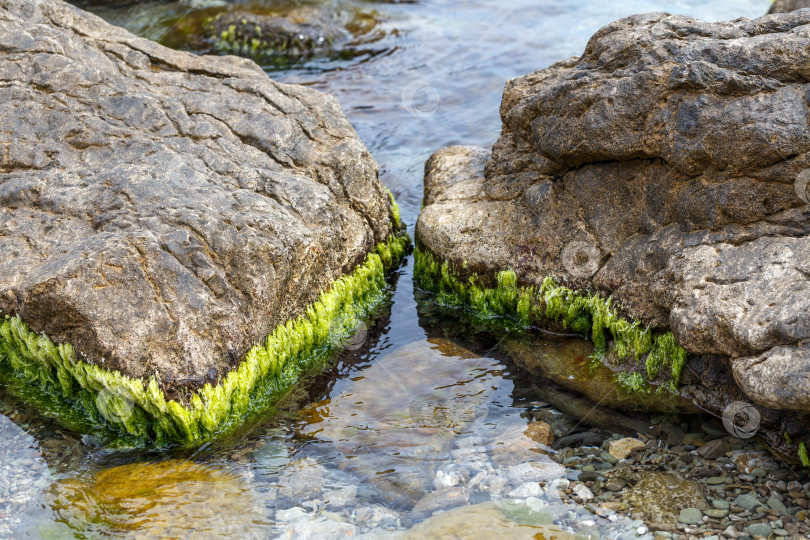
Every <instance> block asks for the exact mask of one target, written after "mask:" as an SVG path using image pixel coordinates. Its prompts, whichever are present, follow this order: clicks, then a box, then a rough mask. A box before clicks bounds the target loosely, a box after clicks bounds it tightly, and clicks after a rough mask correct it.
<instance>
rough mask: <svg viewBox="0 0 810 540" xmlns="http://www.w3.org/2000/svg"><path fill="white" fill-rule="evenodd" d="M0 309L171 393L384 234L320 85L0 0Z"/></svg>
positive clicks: (378, 188) (244, 343) (211, 372)
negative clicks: (155, 380) (279, 79)
mask: <svg viewBox="0 0 810 540" xmlns="http://www.w3.org/2000/svg"><path fill="white" fill-rule="evenodd" d="M0 97H1V98H2V99H0V173H2V175H0V266H2V268H3V272H2V274H0V312H3V313H6V314H18V315H20V316H21V317H22V318H23V319H24V320H25V321H27V322H28V324H29V325H30V326H31V328H32V329H33V330H34V331H36V332H45V333H47V334H48V335H49V336H51V337H52V338H53V339H54V340H56V341H60V342H69V343H72V344H73V345H74V346H75V348H76V351H77V352H78V353H79V354H80V356H81V357H83V358H84V359H86V361H88V362H91V363H98V364H100V365H102V366H103V367H106V368H109V369H115V370H120V371H121V372H123V373H125V374H127V375H130V376H132V377H148V376H151V375H153V374H155V373H157V374H159V379H160V382H161V385H162V386H163V387H164V389H165V390H167V391H168V392H169V394H170V395H171V394H172V392H173V391H176V390H179V389H182V388H188V387H198V386H199V385H201V384H203V383H204V382H206V381H209V380H217V379H218V378H220V377H221V376H222V375H224V374H225V373H226V372H227V371H228V370H229V369H230V368H232V367H233V366H234V365H235V364H236V363H237V362H238V361H239V360H240V359H241V358H242V356H243V355H244V354H245V352H246V351H247V350H248V348H249V347H251V346H252V345H254V344H256V343H258V342H260V341H261V340H263V339H264V338H265V337H266V336H267V335H268V334H269V333H270V331H271V330H272V329H273V328H274V327H275V326H277V325H278V324H279V323H283V322H285V321H287V320H288V319H290V318H291V317H293V316H296V315H298V314H300V313H301V312H302V311H303V310H304V308H305V307H306V306H307V305H308V304H310V303H311V302H313V301H314V300H315V299H316V298H317V296H318V294H319V293H320V292H321V291H322V290H324V289H326V288H327V287H328V286H329V284H330V283H331V282H332V281H333V280H335V279H336V278H338V277H340V276H342V275H344V274H346V273H347V272H350V271H351V270H352V269H353V268H354V267H355V266H356V265H357V264H358V263H359V262H361V261H362V260H363V258H364V257H365V255H366V254H367V253H368V252H369V251H370V250H372V249H373V248H374V246H375V245H376V244H377V243H378V242H381V241H382V240H384V239H385V238H386V237H387V236H388V235H389V234H390V233H391V231H392V229H391V224H390V223H391V215H390V209H389V200H388V196H387V194H386V192H385V189H384V188H383V186H382V185H381V183H380V182H379V180H378V172H377V165H376V164H375V162H374V161H373V159H372V158H371V155H370V154H369V153H368V151H367V150H366V148H365V146H364V145H363V144H362V143H361V142H360V140H359V139H358V137H357V135H356V134H355V132H354V130H353V129H352V127H351V125H350V124H349V122H348V121H347V120H346V118H345V116H344V115H343V114H342V112H341V110H340V107H339V106H338V104H337V102H336V100H335V99H333V98H332V97H330V96H328V95H325V94H322V93H320V92H317V91H314V90H311V89H308V88H304V87H299V86H289V85H283V84H279V83H276V82H274V81H272V80H270V79H269V78H268V77H267V75H266V74H265V73H264V72H262V70H261V69H259V67H257V66H256V65H255V64H254V63H253V62H251V61H247V60H242V59H237V58H234V57H200V56H194V55H191V54H188V53H185V52H178V51H174V50H170V49H167V48H165V47H162V46H160V45H158V44H156V43H153V42H150V41H147V40H144V39H140V38H137V37H135V36H133V35H131V34H129V33H128V32H126V31H124V30H122V29H119V28H116V27H113V26H110V25H108V24H106V23H105V22H103V21H102V20H101V19H99V18H97V17H95V16H93V15H90V14H87V13H85V12H83V11H81V10H79V9H77V8H74V7H72V6H70V5H68V4H66V3H63V2H61V1H57V0H41V1H23V0H0Z"/></svg>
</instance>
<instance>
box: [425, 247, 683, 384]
mask: <svg viewBox="0 0 810 540" xmlns="http://www.w3.org/2000/svg"><path fill="white" fill-rule="evenodd" d="M414 255H415V259H416V262H415V265H414V274H415V276H416V279H417V280H418V282H419V284H420V285H421V287H422V288H423V289H426V290H428V291H431V292H433V293H435V294H436V301H437V303H438V304H440V305H442V306H445V307H451V308H456V309H464V310H466V311H468V312H470V313H472V314H473V315H474V316H475V317H476V319H478V320H480V321H483V322H484V323H485V324H486V325H487V326H489V327H490V328H494V329H510V330H525V329H528V328H529V327H530V326H531V325H532V324H535V323H541V322H542V321H543V320H552V321H560V322H562V324H563V325H564V326H565V327H566V328H570V329H571V330H573V331H574V332H578V333H582V334H585V335H587V336H589V337H590V339H591V340H592V341H593V343H594V346H595V348H596V353H595V354H594V361H595V362H599V363H601V362H603V361H604V359H606V358H608V357H610V356H611V355H615V357H617V358H618V359H620V360H627V359H632V360H634V362H635V363H636V365H637V367H638V370H639V371H640V370H642V368H643V370H644V371H645V372H646V376H647V379H649V381H655V380H656V379H660V378H661V377H663V378H664V380H665V381H666V382H665V384H666V387H668V388H669V389H671V390H672V391H675V390H676V389H677V387H678V385H679V383H680V377H681V371H682V369H683V366H684V364H685V363H686V351H685V350H684V349H683V348H681V347H680V346H679V345H678V344H677V343H676V341H675V338H674V336H673V335H672V332H665V333H661V334H659V335H657V336H653V332H652V330H650V329H649V328H647V327H646V326H643V325H642V324H641V323H639V322H638V321H635V322H630V321H628V320H627V319H625V318H623V317H622V316H621V315H619V310H618V309H616V307H615V306H614V305H613V301H612V300H611V299H610V298H607V299H605V298H602V297H601V296H599V295H598V294H585V293H581V292H577V291H574V290H572V289H569V288H568V287H564V286H561V285H558V284H557V283H556V282H555V280H554V278H552V277H551V276H548V277H546V278H545V279H544V280H543V282H542V284H541V285H540V287H534V286H528V287H523V286H518V284H517V276H516V274H515V272H513V271H512V270H504V271H501V272H499V273H498V274H497V275H496V277H495V280H496V282H495V284H494V286H493V287H487V286H485V285H484V284H483V282H482V280H481V279H480V278H479V277H478V276H476V275H473V276H471V277H470V278H468V279H467V280H466V282H465V281H462V280H461V279H459V278H458V277H456V274H455V273H454V272H453V271H452V270H451V268H450V265H449V263H448V262H447V261H444V262H439V260H438V259H437V258H436V257H435V256H434V255H433V254H432V253H430V252H428V251H426V250H422V249H419V248H416V249H415V250H414ZM609 353H610V354H609ZM666 368H668V369H669V373H668V374H667V373H666V372H665V371H664V370H665V369H666ZM639 371H633V372H632V373H631V372H620V373H619V374H618V375H617V377H616V380H617V384H619V386H620V387H621V388H622V389H624V390H629V391H639V392H642V393H646V392H647V391H649V384H648V381H647V380H645V378H644V376H643V375H642V374H641V373H640V372H639Z"/></svg>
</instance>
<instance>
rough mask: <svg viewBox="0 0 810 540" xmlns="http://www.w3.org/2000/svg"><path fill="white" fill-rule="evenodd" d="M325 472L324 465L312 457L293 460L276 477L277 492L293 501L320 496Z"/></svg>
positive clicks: (324, 482) (326, 472)
mask: <svg viewBox="0 0 810 540" xmlns="http://www.w3.org/2000/svg"><path fill="white" fill-rule="evenodd" d="M327 474H328V471H327V470H326V467H324V466H323V465H321V464H319V463H318V462H317V461H315V460H314V459H312V458H304V459H301V460H298V461H294V462H292V463H290V465H289V467H287V468H286V469H285V470H284V473H283V474H282V475H281V476H280V477H279V479H278V483H279V488H278V494H279V496H281V497H286V498H288V499H290V500H292V501H295V502H299V501H304V500H307V499H311V498H313V497H317V496H320V494H321V492H322V491H323V488H324V485H326V476H327Z"/></svg>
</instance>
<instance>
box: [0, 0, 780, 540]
mask: <svg viewBox="0 0 810 540" xmlns="http://www.w3.org/2000/svg"><path fill="white" fill-rule="evenodd" d="M189 5H192V4H188V3H167V2H163V3H154V4H145V5H141V6H136V7H131V8H121V9H116V10H99V13H101V14H102V15H104V16H106V17H107V18H108V19H110V20H112V21H113V22H117V23H119V24H124V23H126V24H127V25H128V26H129V27H130V28H131V29H133V31H137V32H139V33H141V34H144V35H147V36H149V37H151V38H153V39H160V38H164V37H165V34H166V32H167V26H169V25H168V24H167V21H171V20H174V19H176V18H177V16H178V14H182V13H185V12H186V11H188V10H189V9H191V8H189V7H188V6H189ZM768 5H769V2H768V0H757V1H754V0H740V1H726V2H718V1H698V0H694V1H683V2H653V1H642V0H633V1H631V2H621V3H616V2H604V1H594V0H581V1H576V2H563V1H555V0H541V1H536V2H532V1H529V0H516V1H512V2H498V1H496V0H486V1H485V0H480V1H457V0H423V1H418V2H413V3H408V2H402V3H395V2H392V3H371V2H357V3H354V4H352V9H355V10H360V11H362V12H363V13H365V14H369V15H370V16H372V17H373V18H374V19H376V21H377V24H376V26H375V27H373V29H371V30H369V31H368V32H367V33H366V34H365V35H364V36H362V37H361V38H359V39H357V40H355V41H356V43H353V45H352V46H353V53H354V56H353V58H352V59H340V58H335V57H332V58H321V59H319V58H314V59H308V60H306V61H302V62H300V63H297V64H295V65H293V66H291V67H288V68H287V69H285V70H282V71H279V70H273V71H271V75H272V76H273V77H274V78H276V79H278V80H281V81H284V82H294V83H302V84H307V85H311V86H313V87H315V88H318V89H320V90H324V91H327V92H330V93H331V94H333V95H335V96H336V97H337V98H338V100H339V101H340V103H341V105H342V106H343V109H344V111H345V112H346V114H347V115H348V117H349V119H350V120H351V122H352V123H353V125H354V126H355V128H356V130H357V132H358V134H359V135H360V137H361V138H362V140H363V141H364V142H365V143H366V145H367V146H368V147H369V149H370V150H371V152H372V154H373V155H374V157H375V158H376V160H377V162H378V163H379V164H380V168H381V172H382V180H383V182H384V183H385V184H386V185H387V186H388V187H390V188H391V190H392V191H393V192H394V194H395V196H396V197H397V199H398V201H399V204H400V206H401V209H402V216H403V219H404V221H405V222H407V223H408V224H409V225H410V229H411V232H412V229H413V224H414V223H415V221H416V217H417V215H418V211H419V206H420V203H421V196H422V187H421V180H422V171H423V166H424V162H425V160H426V159H427V158H428V157H429V155H430V154H431V153H432V152H433V151H435V150H436V149H438V148H441V147H443V146H447V145H450V144H476V145H482V146H489V145H491V144H492V143H493V142H494V140H495V139H496V138H497V135H498V131H499V129H500V119H499V116H498V107H499V104H500V97H501V92H502V89H503V85H504V83H505V82H506V80H507V79H509V78H511V77H515V76H518V75H521V74H525V73H528V72H530V71H533V70H535V69H538V68H542V67H545V66H548V65H549V64H551V63H553V62H554V61H557V60H559V59H563V58H566V57H569V56H572V55H575V54H578V53H579V52H581V51H582V49H583V48H584V47H585V44H586V42H587V39H588V38H589V36H590V35H591V34H593V33H594V32H595V31H596V30H597V29H598V28H599V27H600V26H602V25H604V24H606V23H608V22H610V21H611V20H613V19H616V18H619V17H621V16H625V15H629V14H633V13H639V12H645V11H653V10H665V11H670V12H677V13H683V14H687V15H691V16H695V17H699V18H702V19H705V20H723V19H733V18H736V17H741V16H745V17H756V16H759V15H761V14H763V13H764V12H765V11H767V8H768ZM342 8H343V6H341V5H336V3H335V2H334V1H333V2H332V3H331V4H327V5H325V8H324V9H329V10H332V11H334V10H335V9H337V10H338V11H340V10H341V9H342ZM411 269H412V261H410V260H409V261H407V262H406V264H405V265H404V266H403V268H401V269H400V270H399V271H398V272H397V273H396V275H395V276H393V277H392V293H391V298H390V300H389V302H388V303H387V304H386V305H385V306H382V307H381V309H380V312H379V317H378V318H377V319H376V320H374V321H370V322H369V333H368V336H366V338H365V340H364V342H363V345H362V347H360V348H356V347H350V348H349V349H347V350H346V351H344V352H343V353H341V354H340V356H339V357H338V358H336V359H335V361H334V364H333V365H332V367H331V368H330V370H329V371H328V372H327V373H325V374H323V375H322V376H320V377H318V378H317V379H315V380H312V381H309V382H308V383H307V384H306V385H305V386H302V387H301V388H300V389H299V391H298V392H297V393H296V395H294V396H291V398H290V399H289V401H288V403H286V404H285V406H284V407H283V410H282V413H281V414H280V415H279V416H278V417H276V418H272V419H267V420H266V421H265V422H263V423H259V424H258V425H255V426H251V427H249V428H248V429H245V430H243V432H241V433H239V434H238V436H236V437H233V438H232V439H230V440H226V441H221V442H219V443H216V444H211V445H207V446H205V447H203V448H200V449H196V450H194V451H184V452H157V453H142V452H138V453H110V452H107V451H105V450H104V449H101V448H96V447H93V446H91V445H89V444H86V443H85V442H83V441H82V439H81V438H80V437H78V436H76V435H72V434H70V433H68V432H66V431H65V430H63V429H61V428H60V427H59V426H58V425H56V424H52V423H50V422H47V421H44V420H41V419H40V418H39V417H38V416H37V414H36V413H35V412H34V411H32V410H30V409H27V408H25V407H22V406H20V405H19V404H18V403H16V402H15V400H14V399H13V398H11V397H8V396H3V397H2V399H0V413H2V414H1V415H0V537H3V536H10V537H11V536H14V537H27V536H30V537H53V538H62V537H70V536H75V537H77V538H95V537H107V536H114V537H145V538H148V537H155V536H162V537H175V538H181V537H188V536H189V535H190V534H191V533H193V534H194V535H195V537H219V536H231V537H240V538H242V537H244V538H250V537H256V538H264V537H269V536H274V535H288V536H290V535H293V536H300V535H304V534H307V531H309V533H311V534H312V535H314V537H338V536H345V535H347V534H350V533H351V534H352V535H354V536H357V535H358V534H360V533H362V532H363V531H370V533H369V534H370V535H371V536H372V537H380V536H386V535H397V534H402V532H403V531H404V530H407V529H409V528H410V527H415V528H414V530H413V532H414V534H416V535H417V536H418V534H420V529H419V527H420V526H422V525H419V522H420V521H421V520H422V519H423V518H424V517H425V516H424V515H423V514H420V513H419V512H413V511H412V509H413V507H414V505H415V504H416V503H417V502H418V501H419V500H420V499H422V497H423V496H424V495H425V494H426V493H428V492H431V491H433V490H435V489H436V488H437V486H439V487H440V484H441V483H442V480H441V478H444V477H445V476H448V475H452V474H456V473H458V474H459V475H461V476H464V475H468V476H469V475H475V474H476V471H484V472H486V470H487V467H492V464H491V460H492V459H493V456H492V449H493V445H495V444H496V443H497V441H498V440H499V437H502V436H503V434H504V433H506V432H510V431H514V430H515V429H522V428H523V427H525V425H526V423H527V422H528V420H527V419H528V418H530V417H537V416H538V414H537V411H542V412H543V414H541V415H540V416H543V415H545V417H548V416H549V415H550V416H554V417H557V418H560V417H564V416H565V415H562V414H561V413H559V412H558V411H557V410H556V409H555V408H554V407H553V406H552V405H549V403H547V402H541V401H539V400H540V399H542V398H539V397H538V396H537V395H536V393H533V390H532V388H533V387H532V385H531V384H530V383H527V382H526V381H525V376H523V375H521V374H520V373H519V372H518V371H517V370H516V369H515V368H514V367H513V366H512V365H511V364H510V362H509V361H508V359H505V358H504V357H503V355H501V354H500V353H499V352H498V351H497V350H496V349H493V346H494V345H495V343H494V342H493V341H492V340H491V339H490V338H489V337H487V336H480V335H477V334H470V333H469V332H466V331H465V329H464V327H463V325H459V324H455V323H453V324H450V322H449V321H445V320H443V319H442V316H441V315H440V314H438V313H436V312H435V310H431V309H430V308H429V306H423V307H422V308H420V311H419V312H418V311H417V301H416V298H417V297H420V296H419V292H418V291H415V290H414V284H413V280H412V272H411ZM423 300H424V298H421V297H420V303H421V302H422V301H423ZM448 338H449V339H448ZM459 343H460V344H463V345H464V346H465V347H467V348H461V347H459V346H458V344H459ZM354 349H356V350H354ZM468 349H472V351H473V352H470V350H468ZM577 421H578V420H577V419H576V418H573V417H572V418H569V419H565V418H563V421H562V424H563V425H565V422H569V423H570V424H571V425H572V426H573V425H575V423H576V422H577ZM465 471H466V472H465ZM437 478H439V481H438V482H437ZM465 481H468V482H469V481H472V480H470V478H466V479H465ZM345 501H348V502H347V503H345V504H343V503H344V502H345ZM552 502H554V501H552ZM465 504H466V505H468V506H469V505H477V506H475V507H474V510H473V511H472V512H467V513H465V511H464V510H463V508H464V506H462V510H456V511H455V512H456V514H454V515H456V516H457V517H456V518H455V519H456V520H457V521H461V522H469V527H470V528H471V529H472V532H473V534H475V533H476V532H477V531H479V532H480V527H489V528H497V529H498V530H499V531H500V532H499V533H498V534H499V535H500V536H504V537H510V538H521V537H526V538H532V537H545V538H552V537H565V535H564V534H562V533H559V532H558V531H557V529H555V526H553V525H547V526H541V527H539V528H535V527H532V526H528V525H527V524H526V523H520V519H518V518H514V516H513V517H512V518H510V517H509V515H508V512H506V513H505V512H504V511H503V510H502V509H499V508H493V507H491V506H490V505H491V504H492V503H488V502H487V501H486V498H478V499H476V498H475V497H473V498H471V499H470V500H469V501H466V503H465ZM568 511H569V513H568V514H567V518H568V519H569V521H576V520H578V519H581V516H580V513H579V509H577V508H570V509H568ZM304 513H306V516H304ZM305 522H306V524H304V525H302V523H305ZM341 523H343V524H344V525H345V526H344V527H343V528H342V529H341ZM353 527H356V528H353ZM599 527H601V528H602V531H601V532H602V533H603V534H608V535H609V534H614V535H615V534H616V532H615V531H613V530H612V529H611V528H610V527H608V526H607V525H598V526H597V528H599ZM434 532H435V531H434ZM538 534H539V535H541V536H536V535H538Z"/></svg>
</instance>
